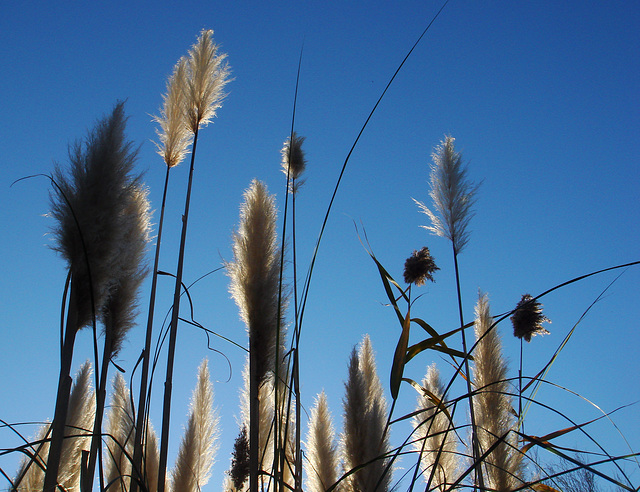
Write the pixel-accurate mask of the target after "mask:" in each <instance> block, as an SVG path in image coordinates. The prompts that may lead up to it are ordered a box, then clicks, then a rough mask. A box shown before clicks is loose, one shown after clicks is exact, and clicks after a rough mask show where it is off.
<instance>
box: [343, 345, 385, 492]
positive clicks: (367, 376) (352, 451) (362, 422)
mask: <svg viewBox="0 0 640 492" xmlns="http://www.w3.org/2000/svg"><path fill="white" fill-rule="evenodd" d="M345 393H346V394H345V397H344V400H343V407H344V432H343V435H342V445H341V448H342V456H343V465H344V468H345V472H346V471H349V470H351V469H353V468H355V467H356V466H358V465H362V464H365V463H369V461H372V460H374V459H375V458H379V457H380V456H382V455H384V454H385V453H387V452H388V451H389V439H388V435H386V433H385V430H384V429H385V424H386V418H387V402H386V399H385V397H384V392H383V389H382V384H381V383H380V378H379V377H378V373H377V370H376V361H375V356H374V353H373V348H372V346H371V340H370V339H369V336H368V335H367V336H365V337H364V339H363V341H362V344H361V345H360V349H359V350H358V351H357V352H356V349H355V347H354V349H353V352H352V353H351V357H350V359H349V379H348V380H347V383H346V384H345ZM387 463H388V461H387V460H385V459H378V460H375V461H373V462H372V463H369V464H368V465H367V466H365V467H364V468H363V469H361V470H359V471H358V472H356V473H354V474H353V475H351V476H350V477H349V478H348V479H347V482H346V483H347V487H348V488H349V490H352V489H353V490H374V489H376V484H378V482H379V481H380V485H379V486H378V488H377V489H376V490H380V491H383V492H385V491H388V490H389V488H390V484H391V473H390V472H387V473H386V474H385V475H384V477H382V475H383V473H385V471H386V465H387Z"/></svg>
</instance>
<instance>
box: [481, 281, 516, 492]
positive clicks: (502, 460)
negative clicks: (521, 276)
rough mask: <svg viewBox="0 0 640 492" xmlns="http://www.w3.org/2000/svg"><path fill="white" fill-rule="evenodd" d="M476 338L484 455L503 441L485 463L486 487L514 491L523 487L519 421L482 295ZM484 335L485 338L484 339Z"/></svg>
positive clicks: (494, 330)
mask: <svg viewBox="0 0 640 492" xmlns="http://www.w3.org/2000/svg"><path fill="white" fill-rule="evenodd" d="M475 312H476V320H475V325H474V328H475V334H476V339H477V340H480V337H482V339H481V340H480V341H479V342H478V344H477V346H476V349H475V351H474V353H473V356H474V369H473V381H474V385H475V389H476V391H477V396H476V397H474V399H473V405H474V408H475V411H476V425H477V436H478V442H479V445H480V448H481V452H485V451H486V450H488V449H489V448H490V447H491V446H492V445H493V444H494V443H495V442H496V440H497V439H500V438H503V437H504V441H503V442H501V443H499V444H498V445H497V446H496V448H495V449H494V450H493V451H492V452H491V453H490V454H489V455H488V456H487V458H486V459H485V460H484V462H483V463H484V468H485V480H486V486H487V487H490V488H491V490H513V489H515V488H517V487H519V486H521V485H522V484H523V481H522V480H520V478H519V477H522V474H523V470H522V466H523V464H522V454H521V453H520V451H519V450H518V447H517V440H516V439H517V436H516V434H515V433H514V432H512V431H513V430H514V428H515V425H516V419H515V416H514V414H513V411H512V405H511V399H512V398H511V396H510V393H509V391H510V387H509V383H508V381H507V363H506V361H505V359H504V357H503V355H502V344H501V342H500V337H499V335H498V332H497V330H496V328H495V327H493V329H491V326H492V323H493V318H492V317H491V314H490V313H489V300H488V297H487V296H486V295H484V294H481V295H480V296H479V299H478V304H477V305H476V310H475ZM483 335H484V336H483Z"/></svg>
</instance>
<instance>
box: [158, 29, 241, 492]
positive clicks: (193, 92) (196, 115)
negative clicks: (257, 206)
mask: <svg viewBox="0 0 640 492" xmlns="http://www.w3.org/2000/svg"><path fill="white" fill-rule="evenodd" d="M225 58H226V55H224V54H218V46H217V45H216V44H215V43H214V42H213V31H210V30H209V31H203V32H202V33H201V35H200V37H199V39H198V41H197V43H196V44H195V45H194V46H193V48H192V49H191V50H190V51H189V59H188V62H187V75H186V80H187V83H186V92H187V111H186V112H187V116H186V118H187V125H188V126H189V128H190V130H191V132H192V133H193V144H192V148H191V165H190V167H189V180H188V184H187V194H186V199H185V206H184V213H183V215H182V233H181V235H180V250H179V253H178V266H177V271H176V282H175V289H174V295H173V305H172V316H171V327H170V334H169V347H168V356H167V374H166V379H165V386H164V402H163V414H162V433H161V437H160V464H159V466H160V470H159V475H158V490H159V492H164V487H165V477H166V466H167V453H168V449H169V421H170V417H171V393H172V386H173V364H174V358H175V347H176V337H177V332H178V319H179V315H180V297H181V292H182V273H183V268H184V251H185V244H186V239H187V224H188V222H189V205H190V203H191V188H192V184H193V170H194V163H195V155H196V145H197V143H198V130H199V129H200V127H201V126H202V125H206V124H208V123H209V122H210V121H211V119H212V118H213V117H214V116H215V115H216V111H217V109H218V108H219V107H220V106H221V105H222V99H223V98H224V96H225V94H224V92H223V89H224V86H225V85H226V84H227V82H228V80H229V78H228V77H229V67H228V65H227V64H226V62H225Z"/></svg>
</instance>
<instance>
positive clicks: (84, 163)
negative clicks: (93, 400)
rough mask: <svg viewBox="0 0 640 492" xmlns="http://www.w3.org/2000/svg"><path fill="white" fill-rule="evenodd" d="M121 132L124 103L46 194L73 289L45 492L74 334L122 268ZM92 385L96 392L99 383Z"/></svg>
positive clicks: (128, 161) (127, 187)
mask: <svg viewBox="0 0 640 492" xmlns="http://www.w3.org/2000/svg"><path fill="white" fill-rule="evenodd" d="M124 130H125V117H124V106H123V103H118V104H117V105H116V106H115V108H114V110H113V112H112V113H111V115H110V116H108V117H106V118H104V119H103V120H102V121H100V122H99V123H98V124H97V125H96V128H95V129H94V130H93V132H91V133H90V135H89V137H88V138H87V141H86V144H85V146H84V148H83V146H82V145H81V144H76V145H75V146H74V147H73V149H72V150H71V152H70V161H71V167H70V171H69V175H68V176H67V175H66V174H65V173H64V172H63V171H62V170H61V169H60V167H56V169H55V170H54V174H53V179H54V182H55V184H56V187H55V188H54V191H53V192H52V194H51V202H52V203H51V208H52V209H51V216H52V217H53V218H54V219H55V220H56V221H57V225H56V227H55V228H54V234H55V239H56V245H55V246H54V248H55V249H56V250H57V251H59V252H60V253H61V255H62V256H63V257H64V258H65V259H66V260H67V263H68V268H69V273H70V277H71V289H70V294H69V306H68V309H67V321H66V323H67V326H66V328H65V333H64V340H63V341H61V345H62V356H61V367H60V379H59V382H58V394H57V399H56V410H55V414H54V418H53V424H52V435H51V450H50V453H49V460H48V464H47V473H46V477H45V486H44V490H45V491H46V492H53V489H54V487H55V485H56V482H57V474H58V465H59V461H60V450H61V447H62V438H63V428H64V422H65V420H66V411H67V408H68V399H69V390H70V387H71V380H70V378H69V372H70V367H71V360H72V357H73V346H74V342H75V336H76V333H77V331H78V329H80V328H82V327H84V326H87V325H89V324H92V323H94V322H95V317H94V314H95V315H99V314H100V312H101V311H102V308H103V306H104V304H105V302H106V301H107V300H108V299H109V296H110V295H111V293H112V290H113V289H114V288H115V287H116V286H117V284H118V282H119V280H120V279H119V278H118V273H117V272H120V271H121V270H122V260H121V258H120V253H121V245H120V241H121V240H122V227H123V221H125V222H126V219H125V217H124V216H125V215H126V213H125V207H127V206H128V204H129V203H130V201H129V199H128V197H129V196H130V193H131V191H132V190H133V189H134V188H135V187H136V186H138V184H139V180H140V177H139V176H137V175H134V174H133V165H134V162H135V160H136V156H137V151H136V150H135V149H134V148H133V144H132V143H131V142H127V141H126V139H125V133H124ZM94 326H95V325H94ZM97 390H98V392H100V388H97ZM99 413H100V411H99V410H98V411H97V412H96V414H99Z"/></svg>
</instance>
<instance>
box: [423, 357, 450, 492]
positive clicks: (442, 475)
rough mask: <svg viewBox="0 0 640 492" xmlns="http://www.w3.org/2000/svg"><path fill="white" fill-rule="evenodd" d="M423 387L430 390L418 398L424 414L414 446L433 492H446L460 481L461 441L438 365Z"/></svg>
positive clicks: (424, 381)
mask: <svg viewBox="0 0 640 492" xmlns="http://www.w3.org/2000/svg"><path fill="white" fill-rule="evenodd" d="M422 387H423V389H424V390H426V391H424V392H423V393H422V394H421V395H420V396H419V397H418V405H417V408H416V411H419V412H420V413H418V414H416V415H415V416H414V417H413V419H412V424H413V427H414V429H415V432H414V437H415V442H414V443H413V447H414V449H415V450H416V451H417V452H418V453H419V454H420V457H421V459H420V464H421V467H422V476H423V478H424V480H425V482H427V484H428V485H429V490H437V491H443V492H444V491H445V490H447V485H451V484H453V482H454V481H455V479H456V478H457V476H456V471H457V469H458V456H457V454H456V447H457V439H456V434H455V430H454V429H453V423H452V422H451V421H450V419H449V417H448V415H447V412H446V406H445V404H444V402H443V401H442V395H443V394H444V386H443V385H442V383H441V381H440V374H439V372H438V369H437V368H436V365H435V364H432V365H430V366H429V368H428V369H427V374H426V376H425V377H424V379H423V380H422Z"/></svg>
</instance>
